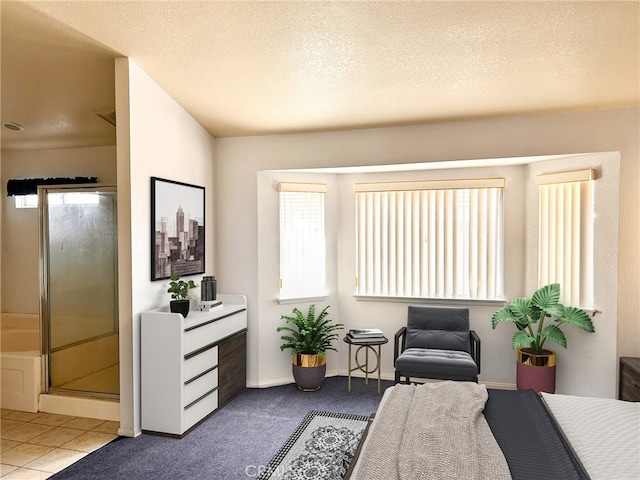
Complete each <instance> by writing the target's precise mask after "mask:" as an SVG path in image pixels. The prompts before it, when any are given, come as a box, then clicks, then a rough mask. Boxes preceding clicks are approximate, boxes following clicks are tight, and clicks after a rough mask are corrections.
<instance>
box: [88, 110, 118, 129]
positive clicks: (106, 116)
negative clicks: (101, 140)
mask: <svg viewBox="0 0 640 480" xmlns="http://www.w3.org/2000/svg"><path fill="white" fill-rule="evenodd" d="M93 113H95V114H96V115H97V116H99V117H100V118H101V119H103V120H104V121H105V122H109V123H110V124H111V125H113V126H114V127H115V126H116V111H115V110H100V111H98V112H93Z"/></svg>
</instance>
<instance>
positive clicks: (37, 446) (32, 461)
mask: <svg viewBox="0 0 640 480" xmlns="http://www.w3.org/2000/svg"><path fill="white" fill-rule="evenodd" d="M117 432H118V422H110V421H105V420H96V419H93V418H82V417H70V416H67V415H57V414H53V413H42V412H39V413H28V412H19V411H16V410H6V409H1V410H0V477H2V479H3V480H5V479H7V480H8V479H16V478H26V479H29V480H39V479H44V478H49V477H50V476H51V475H53V474H54V473H56V472H59V471H60V470H63V469H65V468H66V467H68V466H69V465H71V464H72V463H74V462H77V461H78V460H80V459H81V458H82V457H84V456H85V455H88V454H89V453H91V452H93V451H94V450H97V449H98V448H100V447H102V446H104V445H106V444H107V443H109V442H110V441H112V440H114V439H115V438H116V437H117V436H118V433H117Z"/></svg>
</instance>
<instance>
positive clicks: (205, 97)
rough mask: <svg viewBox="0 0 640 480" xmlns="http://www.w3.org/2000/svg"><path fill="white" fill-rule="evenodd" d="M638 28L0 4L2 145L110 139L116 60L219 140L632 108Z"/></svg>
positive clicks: (627, 13) (414, 14) (409, 10)
mask: <svg viewBox="0 0 640 480" xmlns="http://www.w3.org/2000/svg"><path fill="white" fill-rule="evenodd" d="M639 30H640V2H637V1H630V2H579V1H570V2H560V1H552V2H476V1H473V2H455V1H445V2H429V1H424V2H402V1H400V2H356V1H354V2H350V1H340V2H327V1H316V2H299V1H292V2H287V1H279V2H250V1H230V2H219V1H181V2H170V1H110V2H108V1H92V2H77V1H68V2H59V1H35V2H19V3H17V4H16V3H15V2H11V1H7V0H4V1H2V121H3V123H4V122H7V121H15V122H18V123H21V124H22V125H24V126H25V131H24V132H9V131H7V130H6V129H3V131H2V141H3V148H24V146H25V145H31V147H30V148H33V146H34V141H35V140H39V141H40V142H39V146H40V147H41V146H42V145H47V144H48V143H47V142H52V143H49V144H51V145H56V146H64V145H68V144H74V145H77V146H80V145H83V144H92V145H96V144H108V143H113V142H114V141H115V136H114V129H113V127H111V126H110V125H109V124H107V123H106V122H104V121H103V120H100V119H99V118H98V117H96V116H95V115H93V114H92V113H91V112H93V111H96V110H104V109H109V108H113V105H114V92H113V83H114V82H113V62H112V59H113V58H116V57H118V56H128V57H131V58H132V60H133V61H134V62H136V63H137V64H138V65H139V66H140V67H141V68H142V69H143V70H145V71H146V72H147V73H148V74H149V75H150V76H151V77H152V78H153V79H154V80H155V81H156V82H157V83H158V84H160V85H161V86H162V87H163V88H164V89H165V90H166V91H167V92H168V93H169V94H170V95H171V96H172V97H173V98H174V99H176V101H178V103H180V104H181V105H182V106H183V107H184V108H185V109H186V110H188V111H189V112H190V113H191V114H192V115H193V116H194V117H195V118H196V119H197V120H198V121H199V122H200V123H201V124H202V125H203V126H205V128H207V129H208V130H209V131H210V132H211V133H212V134H213V135H214V136H216V137H224V136H241V135H263V134H277V133H292V132H307V131H326V130H339V129H349V128H361V127H373V126H386V125H405V124H414V123H426V122H439V121H448V120H460V119H470V118H487V117H497V116H506V115H531V114H539V113H549V112H567V111H582V110H596V109H610V108H621V107H637V106H638V105H639V103H640V93H639V91H640V74H639V72H640V35H639ZM90 124H91V125H92V126H93V130H91V129H90V128H89V125H90ZM85 130H87V131H85ZM89 130H91V131H89ZM99 137H100V138H101V140H98V138H99ZM88 139H90V140H88ZM26 140H29V141H28V142H26ZM65 142H66V143H65ZM74 142H75V143H74ZM83 142H84V143H83ZM87 142H88V143H87Z"/></svg>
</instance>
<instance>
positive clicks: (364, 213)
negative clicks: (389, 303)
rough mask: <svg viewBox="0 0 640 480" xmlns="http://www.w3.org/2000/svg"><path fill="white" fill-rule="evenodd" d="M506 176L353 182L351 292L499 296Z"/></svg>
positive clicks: (384, 295) (500, 296)
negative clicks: (353, 275) (353, 280)
mask: <svg viewBox="0 0 640 480" xmlns="http://www.w3.org/2000/svg"><path fill="white" fill-rule="evenodd" d="M503 188H504V179H502V178H495V179H471V180H445V181H433V182H428V181H423V182H400V183H369V184H366V183H361V184H356V186H355V191H356V222H357V223H356V254H357V258H356V269H357V271H356V295H365V296H381V297H422V298H446V299H483V300H494V299H501V298H502V296H503V260H502V259H503V240H502V236H503V228H502V226H503V217H502V192H503Z"/></svg>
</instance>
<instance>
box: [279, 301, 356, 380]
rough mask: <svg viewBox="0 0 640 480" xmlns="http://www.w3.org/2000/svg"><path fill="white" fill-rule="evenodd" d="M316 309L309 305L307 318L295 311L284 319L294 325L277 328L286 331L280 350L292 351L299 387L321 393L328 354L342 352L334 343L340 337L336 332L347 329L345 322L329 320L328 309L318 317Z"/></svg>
mask: <svg viewBox="0 0 640 480" xmlns="http://www.w3.org/2000/svg"><path fill="white" fill-rule="evenodd" d="M315 308H316V306H315V305H309V310H308V311H307V314H306V315H305V314H303V313H302V312H301V311H300V310H299V309H298V308H294V309H293V315H282V317H280V318H281V319H282V320H285V321H286V322H287V324H292V326H288V325H285V326H281V327H278V328H277V331H278V332H285V334H284V335H282V336H281V337H280V338H281V339H282V340H283V341H284V343H283V344H282V345H280V350H282V351H284V350H286V349H288V348H290V349H291V351H292V353H293V378H294V380H295V381H296V384H297V385H298V388H299V389H300V390H303V391H314V390H318V389H319V388H320V387H321V386H322V382H323V381H324V377H325V373H326V371H327V363H326V356H325V352H326V351H327V350H334V351H336V352H337V351H338V350H337V349H336V348H335V347H333V345H332V344H333V341H334V340H336V339H337V338H338V334H337V333H336V332H337V331H338V330H342V329H343V328H344V325H343V324H342V323H332V322H331V320H329V319H328V318H327V316H328V315H329V312H328V311H327V310H328V309H329V307H328V306H327V307H325V308H324V309H323V310H322V311H321V312H320V313H319V314H318V315H317V316H316V313H315Z"/></svg>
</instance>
